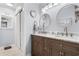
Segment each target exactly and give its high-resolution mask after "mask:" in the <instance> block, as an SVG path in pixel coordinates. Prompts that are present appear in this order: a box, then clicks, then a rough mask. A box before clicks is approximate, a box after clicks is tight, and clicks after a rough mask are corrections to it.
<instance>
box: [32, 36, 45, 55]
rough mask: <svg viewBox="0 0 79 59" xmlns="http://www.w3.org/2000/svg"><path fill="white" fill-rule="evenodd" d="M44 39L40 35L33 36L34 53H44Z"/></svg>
mask: <svg viewBox="0 0 79 59" xmlns="http://www.w3.org/2000/svg"><path fill="white" fill-rule="evenodd" d="M43 47H44V40H43V38H42V37H39V36H32V55H33V56H34V55H35V56H41V55H43Z"/></svg>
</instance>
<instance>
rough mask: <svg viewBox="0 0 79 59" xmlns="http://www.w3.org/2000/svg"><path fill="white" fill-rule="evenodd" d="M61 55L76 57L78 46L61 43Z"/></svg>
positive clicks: (78, 52) (78, 51)
mask: <svg viewBox="0 0 79 59" xmlns="http://www.w3.org/2000/svg"><path fill="white" fill-rule="evenodd" d="M63 53H64V55H65V56H78V55H79V44H77V43H72V42H67V41H63Z"/></svg>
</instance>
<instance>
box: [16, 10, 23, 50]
mask: <svg viewBox="0 0 79 59" xmlns="http://www.w3.org/2000/svg"><path fill="white" fill-rule="evenodd" d="M21 17H22V11H21V12H18V13H17V15H16V20H15V38H16V39H15V43H16V45H17V47H18V48H20V49H21V36H22V35H21V31H22V30H21V29H22V28H21V27H22V25H21V20H22V18H21Z"/></svg>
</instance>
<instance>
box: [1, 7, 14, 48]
mask: <svg viewBox="0 0 79 59" xmlns="http://www.w3.org/2000/svg"><path fill="white" fill-rule="evenodd" d="M3 13H5V14H6V15H13V11H12V10H10V9H8V8H1V7H0V16H1V15H2V14H3ZM14 39H15V38H14V28H12V29H7V30H5V29H3V30H2V29H0V47H1V46H7V45H10V44H13V43H14Z"/></svg>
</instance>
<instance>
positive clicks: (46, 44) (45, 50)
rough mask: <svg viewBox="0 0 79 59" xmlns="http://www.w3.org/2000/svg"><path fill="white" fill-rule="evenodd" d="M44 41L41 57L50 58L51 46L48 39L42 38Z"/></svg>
mask: <svg viewBox="0 0 79 59" xmlns="http://www.w3.org/2000/svg"><path fill="white" fill-rule="evenodd" d="M43 39H44V47H43V55H44V56H51V49H50V48H51V46H50V41H49V38H43Z"/></svg>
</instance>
